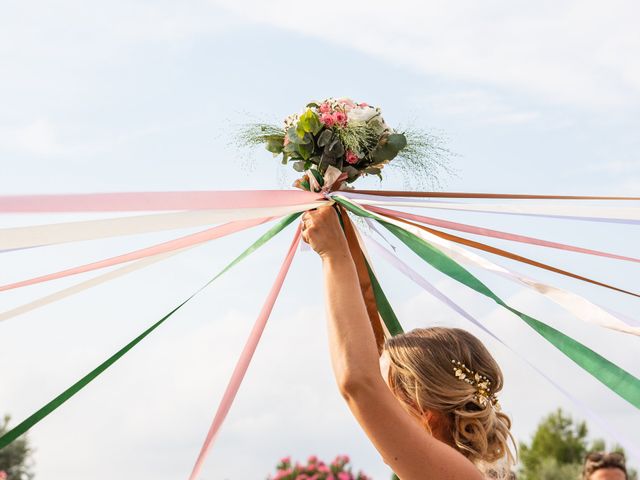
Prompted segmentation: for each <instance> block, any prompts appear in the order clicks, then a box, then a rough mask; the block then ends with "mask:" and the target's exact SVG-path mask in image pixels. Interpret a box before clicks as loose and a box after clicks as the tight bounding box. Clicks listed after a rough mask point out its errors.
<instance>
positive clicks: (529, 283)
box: [384, 217, 640, 335]
mask: <svg viewBox="0 0 640 480" xmlns="http://www.w3.org/2000/svg"><path fill="white" fill-rule="evenodd" d="M384 218H385V219H387V220H389V221H390V222H395V224H396V225H398V226H400V227H401V228H407V229H409V230H410V231H412V232H413V234H415V235H417V236H418V237H421V238H423V239H424V240H425V241H427V242H431V243H435V244H437V245H438V246H439V247H440V248H442V249H443V250H444V251H445V252H447V255H449V256H450V257H452V258H454V259H456V260H457V261H459V262H462V263H464V264H467V265H472V266H475V267H480V268H483V269H485V270H488V271H490V272H492V273H496V274H498V275H501V276H503V277H505V278H507V279H508V280H510V281H512V282H516V283H520V284H521V285H524V286H525V287H527V288H530V289H532V290H534V291H535V292H537V293H539V294H541V295H543V296H545V297H547V298H548V299H550V300H552V301H553V302H555V303H557V304H558V305H560V306H561V307H562V308H563V309H565V310H566V311H568V312H569V313H571V314H572V315H573V316H575V317H576V318H578V319H580V320H583V321H585V322H589V323H593V324H595V325H599V326H601V327H605V328H610V329H613V330H618V331H620V332H624V333H630V334H632V335H640V328H637V327H633V326H630V325H632V324H633V323H632V324H629V323H628V322H625V321H624V320H622V319H621V318H619V317H617V316H615V315H612V314H611V312H609V311H607V310H606V309H603V308H602V307H599V306H598V305H596V304H594V303H591V302H590V301H589V300H587V299H586V298H584V297H581V296H580V295H577V294H575V293H573V292H570V291H567V290H562V289H560V288H557V287H554V286H552V285H548V284H545V283H542V282H539V281H537V280H534V279H531V278H529V277H526V276H525V275H522V274H520V273H516V272H513V271H510V270H508V269H506V268H504V267H501V266H499V265H496V264H495V263H492V262H490V261H489V260H487V259H486V258H483V257H480V256H478V255H475V254H473V253H472V252H469V251H467V250H464V249H461V248H459V247H456V246H455V245H454V244H452V243H450V242H449V241H448V240H442V239H441V237H438V236H435V235H433V234H431V233H430V232H428V231H426V230H423V229H421V226H420V225H414V224H412V223H407V222H404V221H402V222H399V221H397V220H394V219H392V218H391V217H384Z"/></svg>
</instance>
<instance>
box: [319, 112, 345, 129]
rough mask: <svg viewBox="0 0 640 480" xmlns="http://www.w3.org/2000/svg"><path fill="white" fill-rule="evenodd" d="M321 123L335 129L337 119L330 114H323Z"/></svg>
mask: <svg viewBox="0 0 640 480" xmlns="http://www.w3.org/2000/svg"><path fill="white" fill-rule="evenodd" d="M343 115H344V114H343ZM320 121H321V122H322V123H324V124H325V125H326V126H327V127H333V125H334V123H336V118H335V116H333V115H331V114H330V113H323V114H322V115H321V116H320Z"/></svg>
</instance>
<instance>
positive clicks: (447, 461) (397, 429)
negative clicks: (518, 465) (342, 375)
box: [341, 377, 483, 480]
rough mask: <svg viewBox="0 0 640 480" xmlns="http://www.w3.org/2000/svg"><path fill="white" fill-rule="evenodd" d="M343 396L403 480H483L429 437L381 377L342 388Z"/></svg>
mask: <svg viewBox="0 0 640 480" xmlns="http://www.w3.org/2000/svg"><path fill="white" fill-rule="evenodd" d="M341 390H342V395H343V397H344V398H345V400H346V401H347V404H348V405H349V409H350V410H351V412H352V413H353V415H354V416H355V418H356V420H357V421H358V423H359V424H360V426H361V427H362V428H363V429H364V431H365V433H366V434H367V436H368V437H369V439H370V440H371V442H372V443H373V445H374V446H375V447H376V449H377V450H378V452H379V453H380V455H382V458H383V460H384V462H385V463H386V464H387V465H389V467H390V468H391V469H392V470H393V471H394V472H396V474H397V475H398V476H399V477H400V478H401V479H402V480H425V479H430V480H482V479H483V476H482V474H481V473H480V471H479V470H478V469H477V468H476V467H475V465H473V463H471V462H470V461H469V460H468V459H467V458H465V457H464V455H462V454H461V453H460V452H458V451H457V450H456V449H454V448H452V447H450V446H449V445H447V444H445V443H444V442H441V441H440V440H438V439H436V438H434V437H433V436H431V435H430V434H429V433H428V432H427V431H426V429H425V428H424V427H423V426H422V425H421V424H420V422H419V421H418V420H417V419H416V418H414V417H413V416H412V415H411V414H410V413H409V412H407V411H406V410H405V409H404V408H403V407H402V405H401V404H400V402H399V401H398V400H397V399H396V398H395V397H394V396H393V394H392V393H391V391H390V390H389V388H388V387H387V385H386V384H385V383H384V381H383V379H382V377H372V378H369V379H367V380H366V381H358V382H357V383H355V384H352V385H345V386H344V388H342V389H341Z"/></svg>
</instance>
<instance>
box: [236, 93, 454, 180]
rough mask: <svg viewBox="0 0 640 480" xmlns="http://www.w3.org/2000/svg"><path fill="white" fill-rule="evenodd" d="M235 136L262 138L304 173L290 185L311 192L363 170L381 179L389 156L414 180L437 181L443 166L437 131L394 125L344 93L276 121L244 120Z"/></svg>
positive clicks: (249, 141) (244, 140)
mask: <svg viewBox="0 0 640 480" xmlns="http://www.w3.org/2000/svg"><path fill="white" fill-rule="evenodd" d="M239 140H240V143H241V144H244V145H250V146H251V145H260V144H264V146H265V147H266V149H267V150H268V151H270V152H271V153H273V155H274V156H275V157H278V156H282V163H283V164H285V165H286V164H291V165H292V166H293V169H294V170H295V171H297V172H300V173H303V174H304V175H303V176H302V177H301V178H300V179H298V180H297V181H296V182H295V183H294V186H295V187H298V188H302V189H304V190H310V191H316V192H317V191H320V190H322V189H325V190H338V189H344V188H347V184H350V183H353V182H354V181H356V180H357V179H358V178H360V177H361V176H365V175H376V176H378V177H379V178H380V179H382V170H383V168H384V167H385V165H387V164H389V163H390V162H391V161H392V160H394V159H395V158H399V159H401V160H402V161H401V162H398V161H396V162H395V164H397V165H398V166H399V167H401V168H403V170H404V173H406V174H408V175H410V176H411V178H412V179H417V180H418V183H420V182H421V181H422V180H424V179H427V180H428V179H431V180H436V181H437V175H436V171H435V170H436V168H437V167H445V163H446V162H445V160H446V154H447V153H448V151H447V150H446V149H445V148H443V147H442V146H441V142H440V140H439V139H438V138H437V137H434V136H432V135H430V134H428V133H426V132H423V131H419V130H406V131H403V132H400V131H396V130H394V129H393V128H391V127H390V126H389V125H387V123H386V122H385V120H384V118H383V117H382V112H381V110H380V108H378V107H373V106H371V105H369V104H367V103H364V102H363V103H357V102H354V101H353V100H351V99H348V98H341V99H333V98H329V99H326V100H323V101H320V102H311V103H308V104H307V106H306V107H305V109H304V110H303V111H302V112H300V113H295V114H292V115H289V116H288V117H287V118H286V119H285V120H284V124H283V125H282V126H276V125H270V124H264V123H260V124H252V125H248V126H247V127H246V128H245V129H243V130H242V131H241V132H240V135H239ZM445 168H446V167H445ZM409 183H411V182H409Z"/></svg>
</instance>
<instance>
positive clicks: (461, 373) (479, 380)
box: [451, 360, 499, 407]
mask: <svg viewBox="0 0 640 480" xmlns="http://www.w3.org/2000/svg"><path fill="white" fill-rule="evenodd" d="M451 363H452V364H453V371H454V374H455V376H456V378H457V379H458V380H461V381H463V382H466V383H468V384H469V385H472V386H474V387H475V389H476V394H475V397H476V400H477V402H478V403H479V404H480V405H482V406H483V407H484V406H486V405H487V403H490V404H491V405H493V406H496V407H499V405H498V398H497V397H496V396H495V395H494V394H492V393H491V380H489V378H487V377H486V376H485V375H481V374H479V373H477V372H474V371H473V370H471V369H470V368H468V367H467V366H466V365H465V364H464V363H462V362H459V361H458V360H451Z"/></svg>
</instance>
